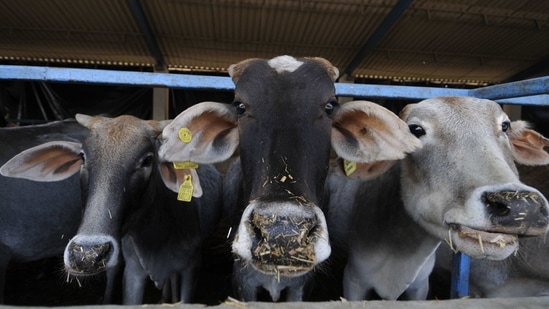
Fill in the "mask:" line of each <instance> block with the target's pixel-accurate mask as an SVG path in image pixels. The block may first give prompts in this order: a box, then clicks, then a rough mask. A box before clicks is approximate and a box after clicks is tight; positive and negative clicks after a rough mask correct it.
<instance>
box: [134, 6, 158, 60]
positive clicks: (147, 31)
mask: <svg viewBox="0 0 549 309" xmlns="http://www.w3.org/2000/svg"><path fill="white" fill-rule="evenodd" d="M129 4H130V8H131V10H132V13H133V17H134V18H135V22H136V23H137V25H138V26H139V29H140V30H141V33H143V35H144V36H145V41H146V42H147V47H148V48H149V52H150V53H151V54H152V56H153V57H154V59H155V61H156V66H157V68H159V69H164V68H165V67H166V60H165V59H164V55H163V54H162V51H161V50H160V47H159V46H158V42H157V41H156V38H155V36H154V34H153V32H152V30H151V26H150V24H149V21H148V20H147V16H145V12H144V11H143V6H141V2H140V0H129Z"/></svg>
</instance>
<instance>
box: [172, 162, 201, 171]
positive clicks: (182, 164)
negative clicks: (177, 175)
mask: <svg viewBox="0 0 549 309" xmlns="http://www.w3.org/2000/svg"><path fill="white" fill-rule="evenodd" d="M173 167H174V168H175V169H176V170H188V169H190V168H195V169H196V168H198V164H196V163H194V162H191V161H185V162H173Z"/></svg>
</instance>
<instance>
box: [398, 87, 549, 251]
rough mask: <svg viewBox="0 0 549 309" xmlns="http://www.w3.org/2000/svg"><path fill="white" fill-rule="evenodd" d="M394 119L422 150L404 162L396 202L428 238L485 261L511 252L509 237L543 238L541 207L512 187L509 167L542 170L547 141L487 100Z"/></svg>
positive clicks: (417, 110) (513, 240)
mask: <svg viewBox="0 0 549 309" xmlns="http://www.w3.org/2000/svg"><path fill="white" fill-rule="evenodd" d="M401 116H402V119H404V120H405V121H406V122H407V123H408V125H409V126H410V130H411V131H412V132H413V133H414V134H415V135H416V136H417V137H419V138H420V140H421V141H422V143H423V148H422V149H421V150H419V151H417V152H414V153H412V154H410V155H409V156H407V157H406V159H405V160H404V164H403V178H402V179H403V185H402V188H403V193H404V194H403V198H404V202H405V205H406V207H407V208H408V211H409V213H410V214H412V215H413V216H414V217H415V219H416V220H417V221H418V222H419V223H420V224H421V225H422V226H424V227H425V228H426V229H427V230H428V231H429V232H430V233H432V234H434V235H436V236H437V237H439V238H440V239H446V241H447V242H448V243H449V244H450V246H451V247H452V248H453V249H455V250H459V251H463V252H465V253H466V254H469V255H471V256H473V257H487V258H490V259H503V258H505V257H507V256H508V255H509V254H511V253H512V252H514V251H515V250H517V246H518V239H517V235H518V236H520V235H532V236H535V235H543V234H545V233H546V231H547V226H548V217H547V216H548V206H547V200H546V199H545V197H544V196H543V195H542V194H541V193H540V192H538V191H537V190H536V189H534V188H531V187H529V186H526V185H524V184H523V183H521V182H520V180H519V178H518V174H517V170H516V167H515V165H514V162H513V160H516V161H517V162H519V163H522V164H529V165H532V164H547V163H549V156H548V155H547V153H546V152H545V151H544V150H543V147H545V146H547V145H549V142H548V140H547V139H545V138H544V137H542V136H541V135H539V134H538V133H537V132H535V131H532V130H529V129H527V128H526V127H525V124H524V123H523V122H520V121H517V122H511V121H510V120H509V118H508V116H507V115H506V114H505V113H504V112H503V111H502V109H501V108H500V107H499V106H498V105H497V104H496V103H495V102H493V101H489V100H481V99H475V98H467V97H459V98H458V97H455V98H454V97H448V98H434V99H430V100H425V101H423V102H420V103H418V104H412V105H408V106H407V107H406V108H405V109H404V110H403V111H402V114H401Z"/></svg>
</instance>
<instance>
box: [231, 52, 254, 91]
mask: <svg viewBox="0 0 549 309" xmlns="http://www.w3.org/2000/svg"><path fill="white" fill-rule="evenodd" d="M257 60H258V59H257V58H250V59H246V60H242V61H240V62H239V63H235V64H231V65H230V66H229V68H228V70H227V71H228V72H229V76H230V77H231V79H232V80H233V83H234V84H235V85H236V83H237V82H238V80H239V79H240V76H242V72H244V70H245V69H246V67H248V65H250V63H252V62H254V61H257Z"/></svg>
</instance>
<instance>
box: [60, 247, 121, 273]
mask: <svg viewBox="0 0 549 309" xmlns="http://www.w3.org/2000/svg"><path fill="white" fill-rule="evenodd" d="M67 250H68V262H69V265H67V266H68V267H69V268H70V271H71V272H75V273H80V274H95V273H98V272H101V271H103V270H105V268H106V267H107V263H108V261H109V259H110V258H111V256H112V253H113V244H112V243H111V242H100V243H78V242H76V241H71V243H70V244H69V246H68V248H67Z"/></svg>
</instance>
